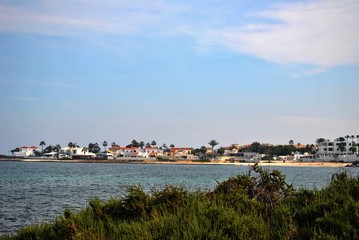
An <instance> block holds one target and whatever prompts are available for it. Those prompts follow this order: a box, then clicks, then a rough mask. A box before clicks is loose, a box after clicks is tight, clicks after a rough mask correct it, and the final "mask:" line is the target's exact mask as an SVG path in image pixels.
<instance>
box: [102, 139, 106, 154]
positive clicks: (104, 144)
mask: <svg viewBox="0 0 359 240" xmlns="http://www.w3.org/2000/svg"><path fill="white" fill-rule="evenodd" d="M102 146H104V147H105V152H106V147H107V141H103V143H102Z"/></svg>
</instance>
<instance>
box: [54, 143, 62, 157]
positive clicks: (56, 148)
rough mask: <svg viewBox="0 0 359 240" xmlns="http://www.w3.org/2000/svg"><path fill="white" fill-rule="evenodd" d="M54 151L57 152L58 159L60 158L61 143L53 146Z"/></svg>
mask: <svg viewBox="0 0 359 240" xmlns="http://www.w3.org/2000/svg"><path fill="white" fill-rule="evenodd" d="M53 151H54V152H56V157H57V159H59V156H60V151H61V145H60V144H56V145H55V146H54V147H53Z"/></svg>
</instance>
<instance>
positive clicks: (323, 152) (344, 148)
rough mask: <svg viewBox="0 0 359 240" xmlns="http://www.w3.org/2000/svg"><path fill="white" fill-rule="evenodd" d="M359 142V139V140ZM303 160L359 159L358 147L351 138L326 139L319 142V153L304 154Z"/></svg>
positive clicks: (351, 160)
mask: <svg viewBox="0 0 359 240" xmlns="http://www.w3.org/2000/svg"><path fill="white" fill-rule="evenodd" d="M357 142H358V140H357ZM301 160H302V161H307V162H308V161H312V162H313V161H324V162H327V161H344V162H354V161H359V157H358V147H356V143H355V142H354V141H353V139H352V140H349V139H344V138H339V139H335V140H334V141H330V140H324V141H323V142H321V143H319V144H318V150H317V153H316V154H314V155H312V156H307V157H306V156H304V157H302V159H301Z"/></svg>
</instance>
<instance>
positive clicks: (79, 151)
mask: <svg viewBox="0 0 359 240" xmlns="http://www.w3.org/2000/svg"><path fill="white" fill-rule="evenodd" d="M61 152H62V153H63V154H65V155H68V157H70V158H95V157H96V154H95V153H93V152H89V150H88V149H87V148H82V147H74V148H69V147H66V148H62V149H61Z"/></svg>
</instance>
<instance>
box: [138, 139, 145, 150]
mask: <svg viewBox="0 0 359 240" xmlns="http://www.w3.org/2000/svg"><path fill="white" fill-rule="evenodd" d="M138 146H139V147H140V148H141V149H142V148H143V147H144V146H145V143H144V142H143V141H141V142H140V143H139V144H138Z"/></svg>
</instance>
